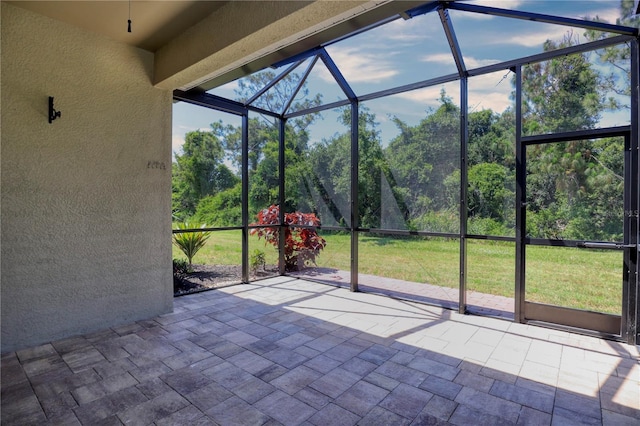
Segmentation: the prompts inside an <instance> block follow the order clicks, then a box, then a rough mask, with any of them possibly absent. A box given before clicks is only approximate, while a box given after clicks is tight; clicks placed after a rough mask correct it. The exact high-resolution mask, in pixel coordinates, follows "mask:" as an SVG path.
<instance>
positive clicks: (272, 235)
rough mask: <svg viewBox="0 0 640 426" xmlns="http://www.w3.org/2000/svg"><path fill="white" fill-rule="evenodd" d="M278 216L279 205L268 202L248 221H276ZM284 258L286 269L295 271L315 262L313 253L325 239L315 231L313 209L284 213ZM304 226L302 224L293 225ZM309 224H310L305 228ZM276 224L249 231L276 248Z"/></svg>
mask: <svg viewBox="0 0 640 426" xmlns="http://www.w3.org/2000/svg"><path fill="white" fill-rule="evenodd" d="M279 219H280V206H277V205H272V206H270V207H268V208H266V209H263V210H262V211H260V212H259V213H258V222H257V223H254V224H252V225H277V224H279ZM283 225H285V227H284V237H285V242H284V262H285V270H286V271H298V270H300V269H304V268H305V267H307V266H309V265H310V264H314V265H316V257H317V256H318V255H319V254H320V251H321V250H322V249H324V248H325V247H326V245H327V242H326V240H325V239H324V238H322V237H321V236H320V235H318V232H317V231H316V230H315V228H314V227H316V226H320V219H318V218H317V216H316V215H315V214H313V213H301V212H293V213H285V215H284V224H283ZM297 226H305V228H301V227H297ZM307 227H311V228H307ZM279 231H280V228H278V227H266V228H255V229H253V230H252V231H251V234H252V235H258V238H262V237H264V239H265V244H266V243H269V244H271V245H273V246H274V247H275V248H276V249H277V248H278V239H279V235H280V232H279Z"/></svg>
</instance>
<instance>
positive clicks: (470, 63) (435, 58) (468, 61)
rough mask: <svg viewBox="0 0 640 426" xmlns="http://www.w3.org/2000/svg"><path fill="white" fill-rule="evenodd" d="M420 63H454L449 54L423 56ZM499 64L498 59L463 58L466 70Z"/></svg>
mask: <svg viewBox="0 0 640 426" xmlns="http://www.w3.org/2000/svg"><path fill="white" fill-rule="evenodd" d="M420 61H421V62H427V63H433V62H436V63H439V64H445V65H453V64H454V63H455V61H454V60H453V55H452V54H450V53H436V54H433V55H424V56H422V57H421V58H420ZM498 62H500V60H498V59H477V58H474V57H473V56H465V57H464V64H465V66H466V67H467V68H468V69H473V68H479V67H484V66H487V65H493V64H497V63H498Z"/></svg>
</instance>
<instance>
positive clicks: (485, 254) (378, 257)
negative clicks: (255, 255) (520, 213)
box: [173, 231, 622, 314]
mask: <svg viewBox="0 0 640 426" xmlns="http://www.w3.org/2000/svg"><path fill="white" fill-rule="evenodd" d="M241 235H242V234H241V232H240V231H219V232H213V233H212V235H211V237H210V238H209V240H208V241H207V244H206V245H205V247H204V248H203V249H202V250H201V251H200V252H198V254H197V255H196V256H195V258H194V263H205V264H226V265H229V264H231V265H234V264H235V265H237V264H240V259H241V250H242V247H241ZM324 237H325V239H326V240H327V247H326V249H325V250H324V251H323V252H322V253H321V255H320V256H319V258H318V259H317V261H318V266H321V267H328V268H335V269H340V270H346V271H348V270H349V265H350V247H351V245H350V237H349V235H331V234H329V235H324ZM256 249H259V250H262V251H264V253H265V255H266V261H267V263H269V264H275V263H277V253H276V250H275V248H273V247H272V246H265V245H264V241H263V240H260V241H259V240H258V239H257V237H254V236H252V237H250V243H249V253H252V252H253V251H254V250H256ZM467 249H468V257H467V287H468V289H469V290H473V291H477V292H481V293H489V294H497V295H503V296H507V297H514V277H515V266H514V264H515V244H514V243H511V242H496V241H480V240H472V241H469V242H468V244H467ZM358 250H359V269H360V272H361V273H363V274H371V275H377V276H384V277H389V278H396V279H401V280H405V281H413V282H424V283H429V284H435V285H440V286H445V287H457V286H458V282H459V278H458V277H459V260H460V243H459V241H457V240H444V239H430V240H425V239H423V238H392V237H377V236H371V235H361V236H360V241H359V248H358ZM173 256H174V257H175V258H184V255H182V253H181V252H180V251H179V250H178V249H177V248H176V247H175V246H174V249H173ZM526 286H527V289H526V299H527V300H529V301H535V302H541V303H549V304H553V305H560V306H566V307H571V308H578V309H588V310H593V311H599V312H607V313H613V314H620V305H621V302H620V301H621V297H622V253H621V252H613V251H594V250H581V249H573V248H562V247H539V246H528V247H527V267H526Z"/></svg>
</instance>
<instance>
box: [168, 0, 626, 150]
mask: <svg viewBox="0 0 640 426" xmlns="http://www.w3.org/2000/svg"><path fill="white" fill-rule="evenodd" d="M469 3H473V4H480V5H485V6H492V7H498V8H505V9H517V10H525V11H529V12H537V13H544V14H551V15H558V16H563V17H568V18H584V17H589V18H593V17H595V16H598V17H599V18H601V19H604V20H606V21H607V22H610V23H615V20H616V18H617V17H619V0H593V1H584V0H555V1H543V0H478V1H472V2H469ZM449 14H450V17H451V20H452V23H453V25H454V29H455V31H456V35H457V38H458V41H459V44H460V49H461V51H462V53H463V55H464V60H465V64H466V66H467V68H468V69H473V68H477V67H480V66H484V65H489V64H493V63H498V62H502V61H505V60H509V59H515V58H519V57H523V56H527V55H532V54H536V53H540V52H542V44H543V43H544V41H545V40H547V39H552V40H557V39H561V38H562V37H563V36H565V35H566V34H567V33H572V34H573V36H574V37H577V38H578V39H579V40H580V41H581V42H585V41H586V40H585V39H584V36H583V33H584V30H582V29H575V28H569V27H563V26H558V25H551V24H542V23H538V22H529V21H522V20H517V19H507V18H500V17H494V16H488V15H481V14H474V13H466V12H460V11H455V10H450V11H449ZM327 52H328V53H329V54H330V55H331V57H332V58H333V60H334V61H335V62H336V64H337V65H338V67H339V69H340V70H341V72H342V73H343V75H344V76H345V78H346V80H347V81H348V82H349V84H350V85H351V87H352V88H353V90H354V91H355V92H356V94H358V95H363V94H367V93H372V92H377V91H379V90H385V89H388V88H392V87H396V86H400V85H403V84H408V83H412V82H415V81H420V80H425V79H429V78H433V77H438V76H441V75H446V74H451V73H454V72H455V64H454V62H453V57H452V55H451V52H450V50H449V46H448V44H447V41H446V39H445V35H444V32H443V30H442V25H441V24H440V20H439V18H438V15H437V13H429V14H426V15H422V16H418V17H415V18H412V19H409V20H403V19H398V20H396V21H394V22H391V23H389V24H387V25H384V26H381V27H378V28H376V29H375V30H372V31H369V32H367V33H363V34H360V35H357V36H355V37H352V38H350V39H346V40H343V41H341V42H340V43H336V44H334V45H331V46H328V47H327ZM303 70H304V67H301V68H300V72H302V71H303ZM507 74H508V73H506V72H497V73H493V74H490V75H484V76H478V77H474V78H471V79H470V80H469V106H470V109H471V110H481V109H492V110H494V111H496V112H502V111H504V109H505V108H507V107H508V106H510V105H511V100H510V98H509V95H510V92H511V84H510V76H509V75H507ZM237 87H238V86H237V81H236V82H231V83H228V84H226V85H224V86H222V87H220V88H217V89H214V90H212V93H215V94H217V95H220V96H224V97H229V98H234V97H235V96H236V94H235V92H234V91H235V89H236V88H237ZM308 87H309V91H310V93H317V92H319V93H322V94H323V100H324V101H325V102H332V101H334V100H337V99H344V95H343V94H342V93H341V92H340V90H339V88H338V87H337V84H336V83H335V81H333V79H332V77H331V76H330V74H329V73H328V71H327V70H326V69H323V64H322V63H321V61H318V63H317V64H316V66H315V67H314V69H313V70H312V72H311V74H310V77H309V80H308ZM442 89H444V90H446V92H447V95H448V96H450V97H452V98H453V99H454V102H455V103H458V99H459V85H458V83H450V84H447V85H440V86H435V87H430V88H426V89H421V90H418V91H413V92H407V93H403V94H399V95H395V96H393V97H390V98H385V99H381V100H376V101H371V102H368V103H365V105H366V106H367V107H368V108H370V110H371V111H372V112H374V113H375V114H376V117H377V121H378V122H379V124H380V130H381V133H382V138H383V142H387V141H389V140H390V139H391V138H393V137H394V136H395V134H396V133H397V130H396V129H395V126H394V125H393V124H392V122H391V118H392V117H393V116H397V117H399V118H400V119H402V120H403V121H405V122H407V123H409V124H412V125H413V124H416V123H417V122H418V121H419V120H420V119H421V118H424V116H425V112H426V111H428V110H429V109H432V108H437V106H438V99H439V97H440V91H441V90H442ZM220 119H223V120H227V121H229V119H230V120H231V121H230V123H229V124H234V125H239V119H237V118H235V117H230V116H229V115H226V114H221V113H216V112H215V111H211V110H207V109H205V108H199V107H194V106H190V105H185V104H184V103H177V104H175V105H174V118H173V151H174V152H178V153H179V152H180V146H181V144H182V143H183V142H184V135H185V133H186V132H188V131H191V130H196V129H208V128H209V124H210V123H211V122H213V121H217V120H220ZM621 120H622V121H621ZM624 120H625V118H623V119H621V118H620V117H619V116H615V115H613V114H605V115H604V116H603V119H602V125H607V126H608V125H618V124H627V123H628V117H627V118H626V120H627V123H625V122H624ZM338 131H340V132H342V131H344V129H342V128H341V127H340V126H339V125H338V124H337V122H336V114H335V113H332V112H327V113H325V114H324V115H323V119H322V120H319V121H318V122H317V123H316V125H315V126H313V128H311V140H312V141H319V140H321V139H323V138H328V137H330V136H332V135H333V134H334V133H335V132H338Z"/></svg>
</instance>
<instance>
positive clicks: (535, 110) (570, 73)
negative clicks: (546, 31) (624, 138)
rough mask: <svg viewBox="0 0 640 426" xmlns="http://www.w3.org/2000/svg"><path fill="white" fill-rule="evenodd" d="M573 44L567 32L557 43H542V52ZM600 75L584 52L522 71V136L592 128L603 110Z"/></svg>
mask: <svg viewBox="0 0 640 426" xmlns="http://www.w3.org/2000/svg"><path fill="white" fill-rule="evenodd" d="M575 43H576V41H575V39H574V37H573V34H572V33H568V34H567V35H565V37H564V38H563V39H562V40H561V41H560V42H555V41H552V40H547V41H545V42H544V45H543V49H544V51H545V52H548V51H552V50H557V49H560V48H563V47H568V46H572V45H574V44H575ZM600 83H601V79H600V75H599V74H598V72H597V71H596V70H595V69H594V68H593V67H592V66H591V64H590V63H589V60H588V57H587V54H586V53H576V54H572V55H563V56H559V57H555V58H552V59H549V60H547V61H543V62H536V63H533V64H530V65H528V66H526V67H524V68H523V73H522V94H523V100H524V103H523V128H524V132H525V134H542V133H556V132H565V131H574V130H585V129H591V128H593V127H594V125H595V124H596V123H597V122H598V120H599V118H600V113H601V112H602V110H603V109H604V106H605V105H604V97H603V95H602V94H601V93H600V91H599V90H598V88H599V84H600Z"/></svg>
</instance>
